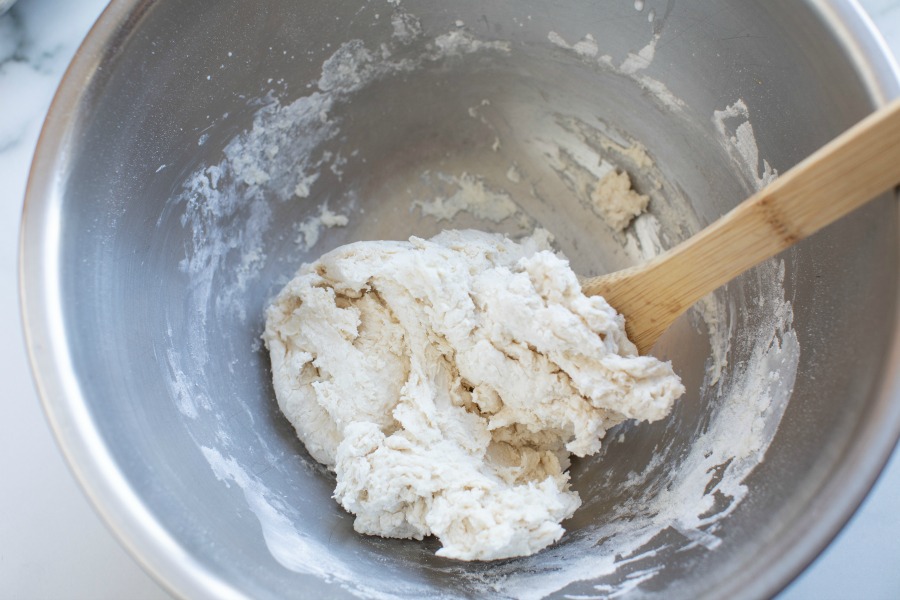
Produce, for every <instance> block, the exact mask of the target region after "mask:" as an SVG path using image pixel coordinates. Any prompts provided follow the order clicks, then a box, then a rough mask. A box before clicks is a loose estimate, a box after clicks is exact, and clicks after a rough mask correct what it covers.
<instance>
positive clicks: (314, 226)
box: [295, 204, 350, 251]
mask: <svg viewBox="0 0 900 600" xmlns="http://www.w3.org/2000/svg"><path fill="white" fill-rule="evenodd" d="M349 222H350V219H349V218H347V215H341V214H338V213H335V212H332V211H330V210H329V209H328V206H327V205H326V204H322V205H321V206H320V207H319V214H317V215H314V216H312V217H308V218H306V219H305V220H303V221H301V222H300V223H299V224H297V226H296V228H297V233H298V234H299V235H298V236H297V238H296V240H295V242H296V243H297V245H298V246H299V247H300V248H302V249H303V250H305V251H306V250H309V249H311V248H312V247H313V246H315V245H316V243H317V242H318V241H319V236H320V235H321V234H322V229H323V228H325V229H331V228H332V227H346V226H347V223H349Z"/></svg>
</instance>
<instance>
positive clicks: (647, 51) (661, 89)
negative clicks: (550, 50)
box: [547, 31, 684, 113]
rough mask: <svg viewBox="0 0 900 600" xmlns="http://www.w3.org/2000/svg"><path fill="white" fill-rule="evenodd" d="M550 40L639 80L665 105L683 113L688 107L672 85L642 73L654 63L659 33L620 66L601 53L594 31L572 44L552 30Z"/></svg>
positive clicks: (597, 64) (601, 66) (642, 86)
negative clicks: (673, 90) (673, 89)
mask: <svg viewBox="0 0 900 600" xmlns="http://www.w3.org/2000/svg"><path fill="white" fill-rule="evenodd" d="M547 39H548V40H549V41H550V42H551V43H553V44H554V45H555V46H558V47H560V48H563V49H565V50H568V51H571V52H573V53H575V54H576V55H577V56H578V57H579V58H581V59H582V60H583V61H584V62H585V63H586V64H590V65H592V66H597V67H600V68H603V69H607V70H610V71H613V72H615V73H619V74H620V75H624V76H626V77H628V78H629V79H631V80H633V81H634V82H636V83H637V84H638V85H640V86H641V88H643V89H644V91H646V92H648V93H649V94H650V95H651V96H653V97H654V98H655V99H656V100H657V101H658V102H659V103H660V104H661V105H662V106H663V107H665V108H666V109H668V110H670V111H672V112H674V113H679V112H681V111H682V110H683V109H684V102H683V101H682V100H681V99H680V98H679V97H678V96H676V95H675V94H673V93H672V91H671V90H669V88H668V86H666V84H664V83H663V82H662V81H660V80H659V79H656V78H653V77H650V76H649V75H645V74H643V73H641V71H643V70H644V69H646V68H648V67H649V66H650V64H651V63H652V62H653V58H654V56H655V55H656V44H657V42H658V41H659V34H658V33H656V34H654V35H653V36H652V37H651V38H650V41H649V42H647V44H646V45H645V46H643V47H642V48H640V49H638V50H637V51H636V52H629V53H628V55H627V56H626V57H625V58H624V59H623V60H622V61H621V62H620V63H619V64H618V65H617V64H616V63H615V62H614V60H613V57H612V56H610V55H608V54H602V55H601V54H600V47H599V46H598V44H597V40H596V39H595V38H594V36H593V35H592V34H590V33H588V34H585V36H584V37H582V38H581V39H580V40H578V41H577V42H575V43H569V42H567V41H566V40H565V38H563V37H562V36H561V35H560V34H558V33H557V32H555V31H550V32H549V33H548V34H547Z"/></svg>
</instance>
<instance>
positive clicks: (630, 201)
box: [591, 169, 650, 231]
mask: <svg viewBox="0 0 900 600" xmlns="http://www.w3.org/2000/svg"><path fill="white" fill-rule="evenodd" d="M649 202H650V198H649V197H648V196H644V195H643V194H638V193H637V192H635V191H634V190H633V189H631V178H630V177H629V176H628V173H626V172H625V171H616V170H615V169H614V170H612V171H610V172H609V173H607V174H606V175H604V176H603V177H602V178H601V179H600V181H598V182H597V185H596V187H594V191H593V192H592V193H591V203H592V204H593V206H594V210H596V211H597V214H599V215H600V217H601V218H602V219H603V220H604V221H606V224H607V225H609V226H610V227H611V228H613V229H615V230H616V231H622V230H624V229H625V228H626V227H628V224H629V223H631V221H632V219H634V218H635V217H637V216H638V215H640V214H641V213H643V212H644V211H645V210H647V204H648V203H649Z"/></svg>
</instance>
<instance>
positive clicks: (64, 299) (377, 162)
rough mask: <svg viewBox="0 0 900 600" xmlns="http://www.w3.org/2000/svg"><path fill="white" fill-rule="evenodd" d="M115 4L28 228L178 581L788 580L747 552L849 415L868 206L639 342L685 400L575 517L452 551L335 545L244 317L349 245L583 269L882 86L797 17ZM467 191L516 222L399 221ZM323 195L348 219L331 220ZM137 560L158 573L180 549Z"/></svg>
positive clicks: (883, 239)
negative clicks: (426, 240) (518, 551)
mask: <svg viewBox="0 0 900 600" xmlns="http://www.w3.org/2000/svg"><path fill="white" fill-rule="evenodd" d="M125 4H127V3H120V4H119V5H120V6H122V5H125ZM132 4H133V10H132V11H131V12H130V13H129V19H127V20H123V21H121V22H119V23H117V24H116V28H113V29H112V32H113V33H112V34H111V37H110V39H111V41H112V43H111V44H110V46H109V48H108V49H107V50H106V52H105V54H103V56H102V61H101V64H102V68H101V69H99V70H97V71H94V72H92V74H91V77H90V80H89V82H88V85H87V86H86V87H85V88H84V91H83V92H82V94H81V96H80V98H79V103H78V106H77V112H76V113H75V116H74V118H73V120H72V121H71V125H70V127H71V134H70V135H68V137H67V138H66V140H65V147H64V148H63V150H64V152H62V154H63V155H64V158H63V159H61V164H60V171H59V173H60V175H59V177H58V178H57V179H56V180H55V182H56V183H54V185H55V186H56V188H55V191H56V196H55V197H56V198H58V202H56V203H55V204H53V205H52V207H51V209H49V210H48V214H49V215H50V216H49V217H47V219H48V221H47V222H48V223H49V222H56V223H58V224H59V226H58V229H53V228H51V227H48V228H46V229H45V230H44V231H42V232H41V235H43V236H46V237H47V239H52V240H54V244H55V245H54V246H53V248H54V249H53V250H52V251H51V252H50V254H51V255H52V258H53V261H51V262H48V263H47V264H54V265H56V266H55V267H54V268H53V270H52V272H51V273H50V276H51V277H52V278H55V280H57V281H58V293H57V294H55V295H52V297H51V298H49V299H48V302H49V303H50V304H51V305H53V306H54V307H56V309H57V310H58V313H59V315H60V318H61V323H62V328H61V330H60V332H59V334H60V335H59V337H58V339H57V340H55V341H54V344H57V345H58V347H59V348H62V351H63V352H64V353H65V354H66V356H67V357H68V360H69V361H70V363H71V376H72V377H71V381H72V382H73V383H72V387H71V390H72V397H73V398H74V400H73V402H74V403H75V404H77V406H79V407H83V410H84V411H86V414H87V415H89V418H90V420H91V421H92V423H93V426H94V427H95V428H96V436H97V440H98V441H99V443H100V444H101V445H102V448H103V452H106V453H108V454H109V456H110V457H112V459H113V461H114V465H115V467H114V468H115V469H116V470H117V471H118V473H119V474H120V475H121V476H122V477H124V481H125V482H126V483H127V485H128V486H129V488H130V489H131V490H132V491H133V492H134V493H135V494H136V496H137V497H138V498H140V502H141V504H142V506H143V508H144V509H146V510H147V512H148V514H149V515H151V516H152V519H153V520H154V522H155V523H156V524H157V525H158V526H159V527H160V530H161V531H162V532H164V535H165V536H168V538H169V539H171V540H174V542H175V544H176V546H177V547H178V549H179V552H181V553H183V555H184V556H187V557H190V564H191V567H190V568H191V569H194V570H196V571H197V572H203V573H205V574H207V575H211V576H212V577H214V578H215V579H217V580H219V581H220V582H222V584H223V585H225V586H226V588H227V589H228V590H229V591H230V592H233V593H235V594H243V595H246V596H248V597H256V598H264V597H276V596H277V597H285V596H287V597H293V596H297V597H302V596H306V595H309V594H311V593H317V594H325V595H327V596H328V597H339V596H341V595H347V596H379V597H385V596H387V595H392V594H393V595H397V596H405V597H422V596H426V595H429V596H430V595H437V594H443V595H446V596H448V597H449V596H470V595H474V594H479V593H482V594H497V595H499V596H515V597H540V596H542V595H545V594H552V593H559V594H564V593H565V594H582V595H583V594H595V595H596V594H598V593H601V594H613V593H617V592H621V591H627V590H633V589H639V590H640V592H642V593H644V594H645V595H654V594H656V595H660V596H664V597H696V596H698V595H702V594H704V593H707V594H708V593H712V592H713V591H719V592H721V591H722V590H731V591H733V592H735V593H737V592H738V591H740V588H741V586H742V585H749V583H748V582H752V581H753V580H759V579H760V578H762V579H763V580H764V584H763V585H764V587H763V588H759V589H766V590H768V591H770V592H772V591H775V590H777V587H778V586H779V585H782V584H783V583H784V581H783V580H779V579H778V577H776V576H770V579H769V580H766V579H765V577H766V575H764V573H766V572H767V571H766V569H767V568H769V567H768V562H767V558H766V556H767V555H766V553H767V552H769V554H770V555H771V552H772V551H773V550H772V549H773V548H775V547H779V544H786V543H790V540H791V539H793V538H795V537H796V536H797V535H799V534H798V533H797V532H796V530H795V529H792V525H791V523H792V522H794V521H795V519H797V518H798V515H801V514H803V513H804V512H805V511H807V510H808V508H809V506H810V503H811V502H814V500H815V499H816V498H817V496H818V495H819V494H820V492H821V490H822V489H823V488H824V487H825V486H826V485H827V484H828V482H829V481H831V480H832V479H833V477H834V473H835V472H836V470H837V467H838V465H839V464H840V461H841V460H842V458H841V457H842V456H845V455H846V454H847V453H848V452H849V449H850V448H851V447H853V445H854V444H857V443H859V442H858V440H859V435H860V432H861V431H864V430H865V429H866V427H870V426H871V423H870V422H869V421H868V420H867V414H868V413H871V411H872V410H873V409H872V407H873V406H875V403H876V402H877V394H876V392H877V391H878V386H879V381H880V377H881V376H882V374H883V372H884V369H885V365H884V356H885V355H886V354H887V349H888V348H889V345H890V343H891V340H892V336H893V319H894V316H893V311H894V308H895V306H896V295H897V273H898V269H897V260H896V254H897V253H896V248H897V243H898V241H897V218H896V217H897V214H896V212H897V206H896V203H895V202H892V199H891V198H885V199H883V200H879V201H876V202H874V203H872V204H870V205H868V206H867V207H865V208H863V209H862V210H860V211H859V212H858V213H855V214H854V215H851V216H850V217H848V218H846V219H844V220H843V221H841V222H840V223H838V224H836V225H834V226H832V227H830V228H828V229H827V230H825V231H823V232H822V233H821V234H819V235H817V236H816V237H814V238H812V239H810V240H807V241H805V242H803V243H802V244H801V245H799V246H797V247H796V248H794V249H792V250H790V251H789V252H787V253H785V254H784V255H782V256H780V257H778V258H777V259H774V260H772V261H769V262H768V263H765V264H763V265H761V266H760V267H758V268H757V269H754V270H753V271H751V272H749V273H747V274H746V275H745V276H743V277H741V278H739V279H738V280H736V281H734V282H732V283H731V284H729V285H728V286H727V287H726V288H724V289H722V290H720V291H718V292H716V294H715V295H714V296H713V297H710V298H709V299H708V300H707V301H705V302H704V303H702V304H701V305H700V306H699V307H698V308H697V309H695V310H693V311H692V312H691V314H689V315H687V316H686V317H684V318H683V319H682V320H681V321H679V322H678V323H677V324H676V325H675V326H674V327H673V329H672V330H671V331H670V332H669V333H668V334H667V335H666V336H665V337H664V338H663V340H661V342H660V343H659V345H658V348H657V354H658V355H659V356H660V357H662V358H664V359H667V360H672V361H673V364H674V365H675V368H676V371H677V372H678V373H679V374H680V375H681V377H682V378H683V380H684V382H685V385H686V387H687V389H688V392H687V394H686V395H685V396H684V397H683V398H682V399H681V400H680V402H679V403H678V405H677V407H676V409H675V411H674V412H673V414H672V415H671V417H670V418H669V419H667V420H665V421H663V422H659V423H655V424H652V425H640V426H634V425H632V424H624V425H622V426H620V427H619V428H617V429H616V430H614V431H613V432H611V433H610V435H609V436H608V442H607V444H606V446H605V449H604V450H603V451H602V452H601V453H600V454H599V455H597V456H594V457H592V458H589V459H585V460H580V461H576V463H575V464H574V465H573V467H572V477H573V485H574V487H575V488H576V489H577V490H578V491H579V492H580V494H581V496H582V499H583V501H584V504H583V506H582V507H581V508H580V509H579V511H578V512H577V513H576V514H575V515H574V517H572V518H571V519H570V520H569V521H567V522H565V523H564V526H565V527H566V529H567V531H568V533H567V535H566V536H564V538H563V539H562V540H561V541H560V542H559V543H558V544H557V545H555V546H553V547H551V548H549V549H547V550H545V551H544V552H542V553H540V554H538V555H536V556H533V557H528V558H521V559H512V560H506V561H498V562H493V563H469V564H464V563H458V562H454V561H449V560H444V559H439V558H437V557H435V556H434V551H435V550H436V549H437V547H438V545H437V543H436V542H435V541H433V540H426V541H425V542H416V541H408V540H388V539H377V538H370V537H363V536H360V535H358V534H356V533H355V532H354V531H353V528H352V516H351V515H349V514H347V513H345V512H344V511H343V510H342V509H341V508H340V507H339V506H338V505H337V504H336V503H335V502H334V501H333V500H332V499H331V493H332V491H333V487H334V481H333V477H332V476H331V475H330V474H328V473H327V472H326V471H325V470H324V469H323V468H322V467H321V466H319V465H317V464H316V463H315V461H314V460H312V459H311V458H310V457H309V456H308V454H307V453H306V451H305V450H304V448H303V446H302V444H301V443H300V442H299V441H298V440H297V439H296V437H295V435H294V432H293V430H292V428H291V427H290V425H289V424H288V423H287V421H286V420H285V419H284V418H283V417H282V416H281V414H280V412H279V411H278V408H277V405H276V403H275V400H274V393H273V391H272V386H271V383H270V376H271V375H270V372H269V364H268V359H267V356H266V352H265V348H264V347H263V345H262V343H261V340H260V335H261V333H262V328H263V310H264V308H265V306H266V305H267V303H268V302H269V301H270V300H271V298H272V297H273V295H274V294H275V293H277V291H278V290H279V289H280V288H281V286H282V285H283V284H284V283H286V282H287V280H288V279H289V278H290V277H291V276H292V274H293V273H294V272H295V271H296V269H297V268H298V267H299V266H300V264H301V263H302V262H304V261H308V260H312V259H314V258H315V257H317V256H318V255H320V254H322V253H323V252H325V251H327V250H329V249H331V248H334V247H336V246H338V245H341V244H344V243H348V242H351V241H356V240H363V239H405V238H407V237H409V236H411V235H415V236H419V237H429V236H431V235H434V234H436V233H438V232H439V231H441V230H443V229H448V228H469V227H472V228H478V229H488V230H492V231H501V232H504V233H507V234H510V235H514V236H515V235H522V234H525V233H528V232H530V231H531V230H532V229H533V228H534V227H535V226H536V225H539V226H542V227H545V228H547V229H548V230H550V231H551V232H552V233H553V235H554V236H555V245H556V247H557V248H558V249H559V250H560V251H562V252H563V253H564V254H565V255H566V256H567V257H568V258H569V259H570V260H571V264H572V266H573V268H574V269H575V270H576V272H578V273H579V274H583V275H595V274H600V273H603V272H608V271H612V270H615V269H619V268H622V267H625V266H628V265H630V264H634V263H635V262H637V261H639V260H641V259H642V258H645V257H647V256H650V255H653V254H655V253H658V252H659V251H660V250H661V249H664V248H667V247H670V246H672V245H674V244H675V243H677V242H678V241H680V240H682V239H685V238H686V237H688V236H689V235H691V234H692V233H694V232H696V231H697V230H699V229H700V228H701V227H702V226H703V225H705V224H706V223H708V222H710V221H711V220H713V219H714V218H716V217H717V216H719V215H721V214H722V213H724V212H725V211H727V210H728V209H729V208H731V207H732V206H734V205H735V204H736V203H738V202H739V201H740V200H742V199H743V198H745V197H746V196H747V195H749V194H750V193H751V192H752V191H753V190H754V189H756V188H757V187H759V186H761V185H763V184H764V183H765V182H766V181H767V180H768V179H769V178H771V177H773V176H774V174H775V173H776V172H777V171H782V172H783V171H784V170H787V169H788V168H789V167H790V166H792V165H793V164H795V163H796V162H797V161H799V160H800V159H801V158H803V157H804V156H806V155H807V154H809V153H810V152H811V151H813V150H814V149H816V148H818V147H819V146H821V145H822V144H823V143H824V142H825V141H827V140H829V139H830V138H832V137H834V136H835V135H837V134H838V133H839V132H841V131H842V130H843V129H845V128H846V127H848V126H849V125H850V124H852V123H853V122H855V121H856V120H858V119H859V118H861V117H862V116H863V115H865V114H866V113H867V112H869V111H870V110H871V108H872V106H873V105H874V103H875V100H874V99H873V92H872V91H871V90H870V89H869V87H867V84H866V83H865V78H864V76H863V75H862V74H860V66H859V64H856V63H854V62H853V58H852V56H851V54H850V53H849V52H848V51H847V50H846V49H845V47H844V46H843V45H842V44H843V42H841V41H840V36H839V35H838V34H837V33H835V32H834V31H833V30H832V29H831V27H832V25H831V24H829V22H828V21H826V20H825V18H824V17H823V16H822V15H821V14H820V12H819V11H818V10H817V9H816V8H815V3H809V4H806V3H800V2H798V3H790V6H784V5H783V3H782V4H780V5H778V6H777V7H776V6H772V5H771V3H754V2H746V3H740V4H738V3H734V4H728V5H727V6H723V8H722V9H721V10H712V9H711V8H710V7H708V6H707V5H706V4H705V3H703V2H700V1H697V2H683V3H678V4H674V3H672V2H669V3H663V2H650V1H648V2H644V3H639V4H640V5H642V8H641V9H640V10H636V8H635V6H636V5H638V3H632V2H616V3H607V4H603V5H596V4H595V3H590V2H566V3H546V2H521V3H516V4H515V6H509V5H503V4H502V3H501V4H499V5H497V6H494V5H490V4H489V5H485V4H484V3H479V2H470V1H459V2H454V3H452V5H451V4H447V3H438V2H425V1H412V0H409V1H404V2H403V3H402V4H400V3H398V2H387V3H374V2H359V3H354V2H342V3H327V2H313V1H308V2H302V3H296V2H271V3H266V4H265V5H258V6H257V5H254V6H252V7H251V6H248V5H247V4H246V3H241V2H219V3H216V5H215V7H214V8H213V7H208V6H204V5H201V3H193V2H187V1H176V0H167V1H158V2H154V3H137V2H135V3H132ZM651 13H652V14H651ZM106 18H107V19H108V20H111V19H112V16H110V15H107V17H106ZM69 85H71V83H69ZM41 151H42V152H48V151H49V150H48V149H46V148H42V149H41ZM609 165H613V166H615V167H618V168H620V169H623V170H626V171H627V172H628V173H629V174H630V176H631V178H632V182H633V185H634V188H635V189H636V190H637V191H639V192H641V193H645V194H648V195H649V196H650V197H651V205H650V214H649V215H645V216H643V217H641V218H640V219H638V220H637V221H636V222H635V224H634V225H633V226H632V227H631V228H630V229H629V230H627V231H626V232H624V233H616V232H614V231H613V230H611V229H610V228H609V227H607V226H606V225H605V224H604V222H603V221H602V220H601V219H600V218H599V217H598V216H597V215H596V214H595V213H594V212H593V211H592V209H591V207H590V206H589V204H588V202H587V201H586V199H585V198H586V193H588V192H586V190H589V183H588V182H590V181H592V180H595V179H596V176H597V173H598V172H599V171H602V170H603V169H606V168H609ZM592 178H593V179H592ZM466 185H469V186H471V185H476V186H477V185H481V186H483V187H482V189H483V190H487V193H489V194H495V195H496V194H500V195H504V194H505V195H508V196H509V197H510V198H512V199H513V200H514V202H515V203H516V204H517V211H516V213H515V214H514V215H513V216H511V217H509V218H506V219H500V220H497V221H494V220H491V219H485V218H479V217H478V216H477V215H476V214H472V211H468V212H467V211H462V212H459V213H458V214H456V215H455V216H454V217H453V218H452V219H449V220H437V219H435V218H434V217H431V216H428V215H424V214H423V207H422V205H421V203H427V202H428V201H429V200H431V199H433V198H435V197H442V198H451V197H453V195H454V194H457V193H460V190H464V189H465V187H466ZM323 207H327V208H328V209H329V210H331V211H333V212H335V213H338V214H344V215H347V216H348V219H349V223H348V225H347V226H345V227H333V228H329V227H326V226H323V225H322V224H321V221H320V220H319V221H317V220H316V219H317V218H320V217H321V214H322V210H323ZM312 232H314V233H312ZM314 238H315V239H314ZM26 242H27V240H26ZM48 260H49V259H48ZM52 410H53V409H52V407H51V411H52ZM763 457H765V460H763ZM100 504H101V509H102V504H103V500H102V499H101V500H100ZM137 545H138V546H140V544H137ZM151 545H152V544H151ZM148 548H149V546H148ZM138 553H139V554H143V558H144V560H145V561H146V562H147V564H148V565H149V566H150V568H151V569H153V570H155V571H156V572H157V574H158V575H160V577H162V578H163V579H166V578H167V574H168V573H169V572H171V571H172V569H175V568H176V567H175V566H173V563H172V561H173V558H172V557H171V556H170V557H161V556H152V551H150V550H145V551H143V552H142V551H141V549H140V548H138ZM808 558H811V557H808ZM189 578H190V577H189ZM173 580H174V578H173ZM170 583H171V580H170ZM172 585H175V586H176V587H177V585H176V584H172ZM185 589H188V588H185ZM745 589H749V588H745ZM176 591H177V590H176ZM182 591H183V590H182ZM211 594H212V593H211V592H210V595H211Z"/></svg>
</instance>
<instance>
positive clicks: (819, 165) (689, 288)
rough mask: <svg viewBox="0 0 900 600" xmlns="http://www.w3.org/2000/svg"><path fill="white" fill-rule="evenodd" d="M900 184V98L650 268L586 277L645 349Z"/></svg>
mask: <svg viewBox="0 0 900 600" xmlns="http://www.w3.org/2000/svg"><path fill="white" fill-rule="evenodd" d="M898 183H900V99H898V100H895V101H894V102H892V103H891V104H889V105H887V106H886V107H884V108H882V109H880V110H878V111H877V112H875V113H873V114H872V115H870V116H869V117H867V118H866V119H864V120H863V121H861V122H860V123H858V124H857V125H855V126H854V127H852V128H851V129H849V130H848V131H846V132H845V133H843V134H841V135H840V136H839V137H837V138H836V139H834V140H833V141H831V142H829V143H828V144H826V145H825V146H824V147H823V148H821V149H820V150H818V151H817V152H815V153H814V154H813V155H811V156H810V157H809V158H807V159H806V160H804V161H803V162H801V163H799V164H798V165H797V166H795V167H794V168H793V169H791V170H790V171H788V172H787V173H785V174H784V175H782V176H781V177H779V178H778V179H777V180H775V181H774V182H773V183H771V184H770V185H768V186H766V187H765V188H764V189H762V190H760V191H759V192H757V193H756V194H755V195H753V196H751V197H750V198H749V199H747V200H745V201H744V202H742V203H741V204H739V205H738V206H737V207H735V208H734V209H733V210H732V211H731V212H729V213H727V214H726V215H724V216H723V217H721V218H720V219H718V220H717V221H715V222H714V223H713V224H712V225H710V226H708V227H707V228H705V229H704V230H703V231H701V232H700V233H698V234H697V235H695V236H693V237H691V238H690V239H688V240H686V241H684V242H682V243H681V244H679V245H678V246H675V247H674V248H672V249H671V250H669V251H667V252H665V253H663V254H661V255H659V256H657V257H656V258H654V259H652V260H650V261H649V262H647V263H646V264H644V265H640V266H637V267H633V268H631V269H625V270H623V271H619V272H616V273H613V274H611V275H607V276H602V277H595V278H593V279H589V280H586V281H584V282H583V284H582V287H583V289H584V292H585V293H586V294H588V295H592V294H600V295H602V296H604V297H605V298H606V299H607V300H608V301H609V303H610V304H611V305H612V306H613V307H614V308H616V309H617V310H618V311H619V312H621V313H622V314H623V315H625V319H626V331H627V332H628V335H629V337H630V338H631V339H632V341H634V342H635V344H636V345H637V346H638V349H639V351H640V352H641V354H645V353H646V352H647V351H648V350H649V349H650V347H652V346H653V344H654V342H656V340H657V339H658V338H659V336H660V335H661V334H662V333H663V332H664V331H665V330H666V329H667V328H668V327H669V325H671V323H672V321H674V320H675V319H676V318H677V317H678V316H679V315H681V314H682V313H683V312H684V311H686V310H687V309H688V308H690V306H691V305H693V304H694V303H695V302H696V301H697V300H699V299H700V298H702V297H703V296H705V295H706V294H708V293H709V292H711V291H713V290H715V289H716V288H718V287H719V286H721V285H723V284H725V283H727V282H728V281H730V280H732V279H733V278H735V277H737V276H738V275H740V274H741V273H743V272H744V271H746V270H747V269H749V268H751V267H753V266H755V265H757V264H759V263H760V262H762V261H763V260H765V259H767V258H771V257H772V256H775V255H776V254H778V253H779V252H781V251H782V250H784V249H785V248H788V247H789V246H791V245H793V244H795V243H796V242H798V241H800V240H802V239H804V238H805V237H807V236H809V235H812V234H813V233H815V232H816V231H818V230H819V229H821V228H823V227H825V226H826V225H828V224H830V223H831V222H833V221H836V220H837V219H839V218H841V217H843V216H844V215H846V214H847V213H849V212H851V211H852V210H854V209H856V208H858V207H860V206H861V205H863V204H865V203H866V202H867V201H869V200H870V199H872V198H875V197H876V196H878V195H879V194H880V193H882V192H884V191H886V190H888V189H890V188H891V187H893V186H895V185H897V184H898Z"/></svg>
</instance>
